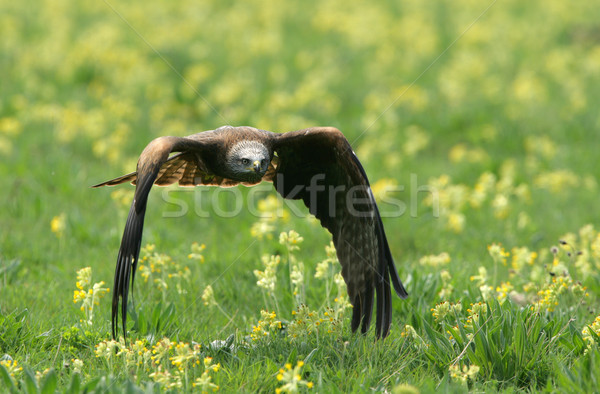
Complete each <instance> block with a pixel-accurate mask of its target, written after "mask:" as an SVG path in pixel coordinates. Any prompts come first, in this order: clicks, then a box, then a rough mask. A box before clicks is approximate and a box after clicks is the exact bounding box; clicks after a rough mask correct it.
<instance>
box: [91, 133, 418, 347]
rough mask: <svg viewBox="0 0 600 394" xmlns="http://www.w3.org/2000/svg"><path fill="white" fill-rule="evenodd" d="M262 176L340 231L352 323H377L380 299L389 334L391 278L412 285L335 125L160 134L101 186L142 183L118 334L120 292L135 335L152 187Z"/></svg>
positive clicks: (132, 215)
mask: <svg viewBox="0 0 600 394" xmlns="http://www.w3.org/2000/svg"><path fill="white" fill-rule="evenodd" d="M172 153H174V154H172ZM261 181H268V182H272V183H273V185H274V187H275V190H277V192H278V193H279V194H281V196H283V197H284V198H286V199H301V200H302V201H303V202H304V204H305V205H306V206H307V207H308V209H309V211H310V213H311V214H313V215H314V216H316V218H317V219H319V221H320V222H321V225H322V226H323V227H325V228H326V229H327V230H328V231H329V232H330V233H331V235H332V238H333V243H334V245H335V248H336V252H337V256H338V260H339V261H340V263H341V265H342V276H343V278H344V281H345V282H346V285H347V290H348V296H349V300H350V303H351V304H352V307H353V312H352V321H351V328H352V331H353V332H356V330H357V329H358V328H359V327H360V328H361V332H362V333H363V334H364V333H366V332H367V331H368V329H369V326H370V324H371V318H372V315H373V306H374V302H375V298H376V302H377V304H376V308H377V309H376V310H377V317H376V326H375V335H376V337H377V338H380V337H386V336H387V335H388V334H389V331H390V325H391V317H392V293H391V286H390V281H391V285H392V286H393V287H394V290H395V293H396V294H397V295H398V296H399V297H400V298H406V297H407V296H408V293H407V292H406V290H405V288H404V286H403V285H402V282H401V281H400V278H399V276H398V272H397V270H396V267H395V265H394V261H393V259H392V255H391V252H390V249H389V246H388V241H387V238H386V235H385V232H384V229H383V224H382V222H381V216H380V215H379V210H378V208H377V205H376V203H375V198H374V197H373V193H372V191H371V188H370V186H369V181H368V179H367V174H366V173H365V170H364V169H363V167H362V165H361V164H360V162H359V161H358V158H357V157H356V155H355V153H354V152H353V151H352V148H351V146H350V143H349V142H348V140H347V139H346V138H345V137H344V135H343V134H342V133H341V132H340V131H339V130H337V129H336V128H333V127H313V128H309V129H304V130H298V131H291V132H287V133H273V132H270V131H265V130H259V129H255V128H253V127H248V126H243V127H232V126H223V127H220V128H218V129H216V130H210V131H204V132H200V133H197V134H192V135H190V136H187V137H173V136H165V137H159V138H156V139H154V140H153V141H151V142H150V143H149V144H148V146H146V148H145V149H144V150H143V152H142V154H141V155H140V158H139V160H138V163H137V171H136V172H132V173H130V174H127V175H123V176H121V177H119V178H115V179H112V180H109V181H106V182H103V183H100V184H98V185H95V186H93V187H100V186H113V185H117V184H120V183H124V182H131V183H132V184H134V185H136V188H135V194H134V197H133V202H132V204H131V209H130V210H129V215H128V217H127V222H126V224H125V230H124V232H123V238H122V240H121V246H120V248H119V254H118V257H117V265H116V270H115V281H114V287H113V289H114V290H113V299H112V334H113V338H116V334H117V331H118V324H119V316H118V314H119V299H121V322H122V328H123V335H124V336H125V335H126V322H127V296H128V291H129V286H130V284H131V288H132V289H133V282H134V278H135V272H136V268H137V264H138V258H139V254H140V246H141V242H142V230H143V225H144V215H145V212H146V203H147V201H148V194H149V192H150V189H151V188H152V185H153V184H154V185H159V186H166V185H171V184H174V183H178V184H179V185H180V186H197V185H206V186H220V187H230V186H236V185H239V184H242V185H245V186H252V185H256V184H258V183H260V182H261ZM375 296H376V297H375Z"/></svg>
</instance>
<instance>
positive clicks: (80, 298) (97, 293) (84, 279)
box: [73, 267, 110, 325]
mask: <svg viewBox="0 0 600 394" xmlns="http://www.w3.org/2000/svg"><path fill="white" fill-rule="evenodd" d="M75 285H76V286H77V290H75V291H73V302H74V303H75V304H77V303H81V308H80V309H81V311H83V312H84V314H85V320H81V321H82V322H83V323H85V324H87V325H91V324H92V320H93V319H94V306H96V305H99V304H100V299H101V298H102V297H104V295H106V294H107V293H108V292H109V291H110V289H108V288H104V287H102V286H104V281H100V282H98V283H94V284H93V285H92V268H91V267H85V268H82V269H80V270H79V271H77V282H76V283H75Z"/></svg>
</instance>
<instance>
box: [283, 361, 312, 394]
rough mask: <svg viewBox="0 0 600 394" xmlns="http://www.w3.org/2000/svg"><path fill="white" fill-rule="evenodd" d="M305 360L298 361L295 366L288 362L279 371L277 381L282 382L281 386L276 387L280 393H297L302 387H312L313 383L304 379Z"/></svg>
mask: <svg viewBox="0 0 600 394" xmlns="http://www.w3.org/2000/svg"><path fill="white" fill-rule="evenodd" d="M303 366H304V362H303V361H298V363H297V364H296V366H295V367H292V364H290V363H286V364H285V365H284V366H283V368H281V369H279V372H278V373H277V376H276V378H277V381H278V382H280V383H281V387H278V388H276V389H275V392H276V393H277V394H279V393H297V392H299V391H300V387H307V388H309V389H310V388H312V387H313V383H312V382H309V381H307V380H304V379H302V367H303Z"/></svg>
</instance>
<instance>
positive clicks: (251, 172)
mask: <svg viewBox="0 0 600 394" xmlns="http://www.w3.org/2000/svg"><path fill="white" fill-rule="evenodd" d="M225 160H226V163H227V170H228V171H229V172H230V173H231V177H232V178H233V179H234V180H240V181H258V180H260V179H261V178H262V177H263V176H264V175H265V173H266V172H267V169H268V168H269V163H270V162H271V155H270V154H269V150H268V149H267V148H266V147H265V146H264V145H263V144H261V143H260V142H259V141H246V140H244V141H240V142H238V143H236V144H235V145H233V146H232V147H231V149H230V150H229V152H227V157H226V158H225Z"/></svg>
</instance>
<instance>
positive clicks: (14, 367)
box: [0, 358, 23, 379]
mask: <svg viewBox="0 0 600 394" xmlns="http://www.w3.org/2000/svg"><path fill="white" fill-rule="evenodd" d="M0 365H2V366H3V367H4V369H6V372H8V374H9V375H10V377H11V378H13V379H17V378H18V377H19V376H20V375H21V372H23V367H21V366H19V363H18V362H17V360H13V359H10V358H9V359H7V360H2V361H0Z"/></svg>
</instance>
